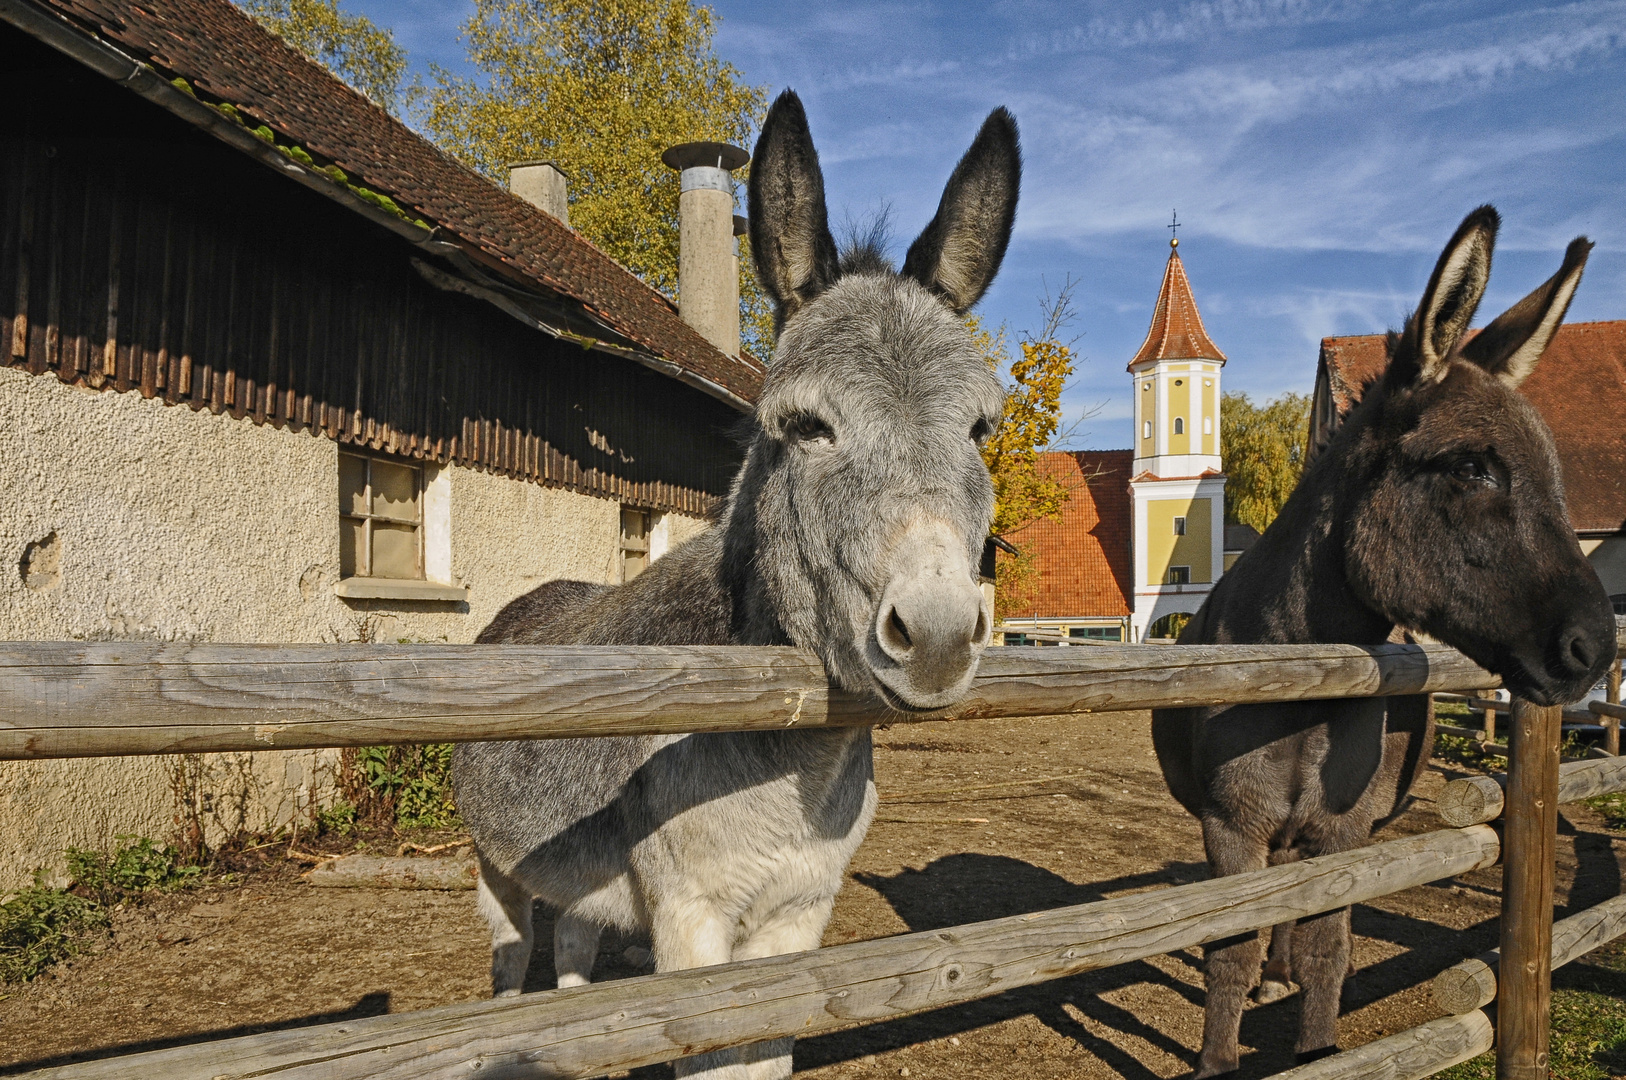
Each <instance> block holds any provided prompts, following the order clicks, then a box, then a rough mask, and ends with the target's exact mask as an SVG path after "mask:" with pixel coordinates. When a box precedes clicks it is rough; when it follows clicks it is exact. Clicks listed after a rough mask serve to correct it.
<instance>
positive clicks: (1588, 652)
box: [1563, 629, 1598, 671]
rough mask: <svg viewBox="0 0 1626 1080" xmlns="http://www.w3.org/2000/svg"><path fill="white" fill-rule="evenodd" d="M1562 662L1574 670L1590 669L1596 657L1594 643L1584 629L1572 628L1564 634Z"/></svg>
mask: <svg viewBox="0 0 1626 1080" xmlns="http://www.w3.org/2000/svg"><path fill="white" fill-rule="evenodd" d="M1564 639H1565V640H1564V643H1563V652H1564V657H1563V658H1564V662H1565V663H1566V664H1567V665H1569V667H1570V668H1572V669H1573V670H1575V671H1590V670H1592V664H1593V662H1594V661H1596V660H1597V659H1598V649H1597V646H1596V643H1594V642H1593V641H1592V639H1591V638H1590V637H1589V636H1588V635H1587V633H1586V632H1585V631H1584V630H1579V629H1572V630H1571V631H1570V632H1569V633H1567V634H1565V635H1564Z"/></svg>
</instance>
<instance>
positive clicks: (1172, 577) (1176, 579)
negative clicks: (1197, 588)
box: [1163, 566, 1191, 585]
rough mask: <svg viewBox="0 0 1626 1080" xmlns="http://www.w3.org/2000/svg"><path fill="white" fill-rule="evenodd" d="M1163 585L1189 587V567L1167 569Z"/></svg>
mask: <svg viewBox="0 0 1626 1080" xmlns="http://www.w3.org/2000/svg"><path fill="white" fill-rule="evenodd" d="M1176 571H1183V573H1177V572H1176ZM1163 584H1165V585H1190V584H1191V567H1189V566H1170V567H1169V569H1168V572H1167V573H1166V574H1165V575H1164V581H1163Z"/></svg>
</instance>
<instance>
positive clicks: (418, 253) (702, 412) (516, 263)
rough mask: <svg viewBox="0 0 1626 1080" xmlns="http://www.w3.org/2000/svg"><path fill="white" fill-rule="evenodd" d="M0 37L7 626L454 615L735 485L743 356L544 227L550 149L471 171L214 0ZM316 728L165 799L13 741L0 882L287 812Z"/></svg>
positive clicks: (698, 518)
mask: <svg viewBox="0 0 1626 1080" xmlns="http://www.w3.org/2000/svg"><path fill="white" fill-rule="evenodd" d="M0 55H3V56H4V57H5V63H4V64H3V65H0V87H3V89H0V93H3V96H4V100H5V102H6V108H5V109H4V110H3V111H0V350H3V351H0V430H3V431H4V432H5V435H6V445H5V451H4V453H3V454H0V462H3V467H0V561H3V565H0V570H3V571H4V572H3V573H0V638H10V639H36V640H38V639H44V640H69V639H91V640H97V639H101V640H107V639H126V638H138V639H158V640H171V641H231V642H268V643H290V642H320V641H350V640H380V641H397V640H413V641H446V642H453V643H457V642H469V641H472V640H473V638H474V636H475V634H476V633H478V632H479V630H480V629H481V628H482V627H483V626H484V625H485V624H486V623H487V622H489V621H490V619H491V617H492V616H493V615H494V614H495V613H496V612H497V611H498V610H499V609H500V608H501V607H502V606H503V605H505V604H506V603H508V602H509V601H511V600H513V599H514V598H515V597H517V596H519V595H521V594H523V593H525V592H528V591H529V590H531V589H533V588H535V587H536V586H538V585H540V584H542V583H543V582H545V581H548V580H551V579H555V578H561V577H569V578H577V579H582V580H587V581H594V582H604V583H613V582H619V581H624V580H626V579H627V578H629V577H631V576H633V575H634V574H636V573H638V572H639V571H640V570H641V569H642V568H643V567H644V566H646V565H647V564H648V562H649V561H650V560H652V559H656V558H659V557H660V556H661V554H662V553H663V552H664V551H665V550H667V549H668V548H670V547H671V546H673V545H675V544H677V543H679V542H680V541H682V540H683V539H684V538H686V537H688V536H691V535H694V534H695V533H696V532H698V531H699V530H701V529H702V528H704V526H705V519H706V515H707V513H708V511H709V509H710V507H711V506H712V505H713V504H714V503H715V502H716V500H718V499H719V498H721V497H722V496H724V495H725V494H726V493H727V491H728V486H729V483H730V481H731V479H732V477H733V474H734V472H735V471H736V469H737V467H738V464H739V460H740V456H741V451H740V448H739V446H738V445H737V443H736V441H735V439H734V438H733V437H732V435H731V430H732V429H733V428H734V426H735V425H736V424H737V422H738V420H739V417H740V415H741V413H742V412H743V411H748V410H749V409H750V408H751V406H752V403H753V401H754V400H755V398H756V395H757V393H758V391H759V389H760V387H761V383H762V374H763V372H762V368H761V366H760V365H759V364H758V363H757V362H756V361H755V360H753V359H752V358H751V357H750V356H748V355H744V354H742V353H741V352H740V350H739V347H738V340H737V330H736V331H735V337H734V338H733V339H730V338H729V337H728V335H727V334H726V333H719V332H715V331H711V332H709V333H710V336H708V332H703V331H704V330H705V328H704V327H701V328H697V327H699V326H700V323H699V322H698V321H696V320H690V321H686V320H685V318H684V311H681V310H680V309H679V307H678V305H677V304H674V303H673V302H672V301H671V300H669V299H668V298H667V297H665V296H663V295H661V294H660V293H658V292H656V291H655V290H654V289H651V288H649V287H648V286H646V285H645V284H644V283H643V282H641V281H639V280H638V279H637V278H636V277H634V276H633V275H632V274H631V273H629V272H628V271H627V270H625V269H624V268H622V267H621V266H619V265H617V264H616V263H615V262H614V261H613V260H612V259H610V258H608V257H607V256H606V255H605V254H604V253H603V252H601V251H599V250H598V249H597V248H595V247H594V246H593V245H592V244H591V243H588V242H587V241H586V240H585V239H583V238H582V237H581V236H580V235H578V234H577V233H576V232H574V231H573V230H572V229H571V228H570V227H569V225H568V224H567V222H566V220H563V219H564V218H565V217H566V206H567V203H566V201H565V199H564V197H563V196H564V192H563V191H562V190H561V188H562V186H563V185H564V183H565V177H564V173H565V172H567V171H568V168H569V164H568V163H564V169H563V170H561V169H559V168H557V167H554V166H553V165H551V164H547V163H525V164H524V165H521V166H517V167H516V168H515V174H514V176H513V177H512V178H511V181H510V187H511V188H512V190H510V189H509V188H505V187H503V186H500V185H498V184H494V183H492V182H491V181H490V180H488V179H486V178H484V177H482V176H479V175H476V174H475V173H473V172H471V171H470V170H468V169H466V168H464V167H463V166H462V165H460V164H459V163H458V162H456V161H454V160H453V159H451V158H450V157H448V156H447V155H446V154H444V153H442V152H441V151H440V150H438V149H437V148H436V147H434V146H433V145H431V144H430V143H428V142H426V141H425V140H424V139H422V138H421V137H419V136H418V135H417V134H415V133H414V132H412V131H411V130H410V129H408V128H407V127H405V126H404V125H402V124H401V123H400V122H398V121H397V120H395V119H394V118H393V117H391V116H389V115H388V114H387V113H386V112H384V110H382V109H380V108H379V107H377V106H376V105H374V104H373V103H371V102H370V101H368V100H367V99H366V98H364V97H362V96H361V95H360V94H358V93H356V92H355V91H353V90H351V89H350V88H349V87H347V86H346V85H345V84H344V83H342V82H340V81H339V80H338V79H336V78H334V77H333V76H332V75H331V74H329V73H328V72H327V71H326V70H325V69H324V68H322V67H320V66H319V65H317V64H314V63H312V62H311V61H309V60H307V59H306V58H305V57H304V56H302V55H301V54H299V53H298V52H296V51H294V50H293V49H291V48H290V47H288V46H287V45H286V44H284V43H283V41H282V40H281V39H279V38H277V37H276V36H274V35H272V34H270V33H268V32H267V31H266V30H264V29H263V28H262V27H260V26H259V25H258V24H257V23H255V22H254V21H253V20H251V19H250V18H249V17H248V16H246V15H245V14H244V13H243V12H242V11H241V10H240V9H239V8H238V7H236V6H235V5H234V4H232V3H229V2H228V0H142V2H141V3H139V4H138V3H134V2H132V0H15V2H8V3H6V4H4V5H0ZM697 134H699V133H697ZM730 149H731V148H730ZM735 154H736V156H737V157H738V158H741V159H742V158H743V156H744V155H743V152H735ZM725 156H727V155H725ZM713 157H714V159H715V155H713ZM740 163H741V161H739V160H735V158H734V157H729V159H728V160H727V161H726V162H725V161H723V160H721V159H716V160H715V164H716V166H717V167H716V168H715V169H714V170H713V171H715V172H717V173H721V174H725V175H722V176H720V177H711V178H710V179H711V181H712V183H710V186H709V188H708V190H707V191H706V192H704V193H703V194H706V195H711V194H716V195H717V196H718V197H719V198H721V199H723V200H725V201H726V200H728V199H729V195H728V190H727V189H728V186H729V181H728V178H727V176H726V173H727V171H728V170H727V169H726V168H724V167H723V166H724V165H725V164H726V165H731V166H732V165H738V164H740ZM675 167H681V168H688V167H690V163H687V162H679V163H678V165H677V166H675ZM690 186H693V185H690ZM719 189H720V190H719ZM527 193H529V198H527V197H522V195H526V194H527ZM685 198H686V199H687V198H688V196H685ZM533 200H534V201H533ZM730 216H731V215H729V214H727V213H723V214H712V215H711V217H712V218H713V219H715V220H716V221H717V222H718V223H719V224H718V228H719V229H720V230H721V234H720V235H717V236H714V237H710V238H709V240H710V241H711V243H710V248H711V249H713V250H716V251H719V252H722V253H723V255H722V257H723V258H726V259H729V260H732V258H733V256H732V250H733V242H732V228H733V223H732V221H730V220H729V218H730ZM688 234H689V229H688V225H687V224H686V225H685V227H684V235H685V237H687V236H688ZM684 242H685V243H687V239H685V241H684ZM689 254H692V253H687V252H686V254H685V258H686V259H687V258H688V256H689ZM732 266H733V264H732V262H730V263H729V265H728V267H726V268H724V272H723V273H720V274H718V275H717V277H718V280H721V281H725V282H726V281H728V280H731V278H730V273H731V272H732ZM684 299H685V301H687V300H688V299H690V298H688V297H685V298H684ZM687 307H688V305H687V303H686V304H685V310H686V309H687ZM713 307H714V309H715V310H714V311H713V314H717V313H718V310H721V313H722V314H724V315H726V314H727V311H726V305H724V306H723V309H716V306H715V305H714V306H713ZM712 321H713V322H717V321H719V320H715V319H714V320H712ZM721 321H722V322H726V321H727V320H726V319H724V320H721ZM691 322H693V325H691ZM736 324H737V320H736ZM336 761H337V758H336V755H334V754H330V753H317V752H297V753H294V752H281V751H268V752H265V753H260V754H255V755H236V756H234V755H226V756H209V757H207V758H206V759H205V770H204V775H203V777H202V779H201V780H199V779H198V778H197V777H196V776H194V775H193V774H188V777H189V779H188V780H187V784H188V785H191V787H190V788H189V789H188V790H189V791H190V794H189V795H188V796H187V799H188V802H187V806H186V807H181V806H178V805H176V803H175V799H176V798H177V797H178V796H176V795H175V794H174V793H175V792H176V791H177V790H179V789H178V788H177V787H176V783H175V774H174V773H173V768H174V766H173V763H171V762H169V761H168V760H167V759H163V758H143V759H113V760H105V761H81V762H11V763H5V764H3V765H0V836H3V837H5V838H6V843H4V844H0V892H3V891H5V890H7V889H11V888H13V887H16V886H18V885H21V884H24V883H26V882H27V881H28V879H29V874H30V873H31V871H32V870H33V868H34V867H35V866H41V865H46V866H48V865H51V864H52V863H53V861H54V860H56V859H58V858H60V853H61V851H62V848H63V847H64V846H65V845H77V846H81V847H89V848H98V847H101V846H103V845H104V844H105V843H106V842H108V841H109V840H110V838H111V836H113V835H114V834H117V833H135V834H141V835H146V836H151V837H155V838H164V837H167V836H169V835H170V834H171V831H172V829H173V822H174V821H176V820H180V819H181V818H180V817H178V815H183V814H187V815H192V817H190V818H187V820H189V821H191V822H192V824H194V825H196V826H197V827H198V828H200V829H202V830H203V831H204V832H205V833H207V834H208V835H209V836H210V838H211V839H218V838H219V836H220V835H222V834H223V833H229V832H230V831H232V830H234V829H238V828H248V829H256V830H258V829H273V828H276V827H278V826H280V825H283V824H287V823H289V822H294V821H299V820H302V819H305V818H308V816H309V814H310V813H311V811H312V809H313V808H314V807H316V806H318V805H320V804H322V803H323V802H324V801H325V800H328V799H331V798H332V797H333V794H334V790H335V788H334V769H335V766H336ZM199 784H201V785H202V786H201V787H199V786H198V785H199Z"/></svg>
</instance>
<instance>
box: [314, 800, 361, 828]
mask: <svg viewBox="0 0 1626 1080" xmlns="http://www.w3.org/2000/svg"><path fill="white" fill-rule="evenodd" d="M355 827H356V806H355V804H354V803H349V802H345V801H343V800H340V801H339V802H336V803H334V804H333V805H332V806H330V807H328V808H327V809H325V810H318V811H316V834H317V835H318V836H326V835H327V834H329V833H337V834H338V835H340V836H349V835H350V833H351V832H352V831H353V830H354V829H355Z"/></svg>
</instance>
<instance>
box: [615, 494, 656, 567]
mask: <svg viewBox="0 0 1626 1080" xmlns="http://www.w3.org/2000/svg"><path fill="white" fill-rule="evenodd" d="M629 514H636V515H638V516H639V517H641V518H642V519H643V536H642V537H635V536H629V535H628V533H627V515H629ZM617 524H618V527H619V529H620V537H619V538H618V539H617V541H616V552H617V558H618V561H619V565H620V570H621V584H623V585H625V584H626V583H627V582H629V581H632V580H633V579H634V578H636V577H637V576H638V574H642V573H644V572H645V571H646V570H648V569H649V564H650V563H652V562H653V561H654V560H653V559H652V558H650V543H649V538H650V534H651V533H652V532H654V531H655V512H654V511H653V510H651V509H649V508H648V507H647V506H631V505H628V504H627V503H622V504H621V512H620V514H619V515H618V516H617ZM629 554H630V555H638V556H642V558H643V565H642V566H640V567H639V568H638V571H637V573H635V574H632V575H631V576H628V574H627V556H628V555H629Z"/></svg>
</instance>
